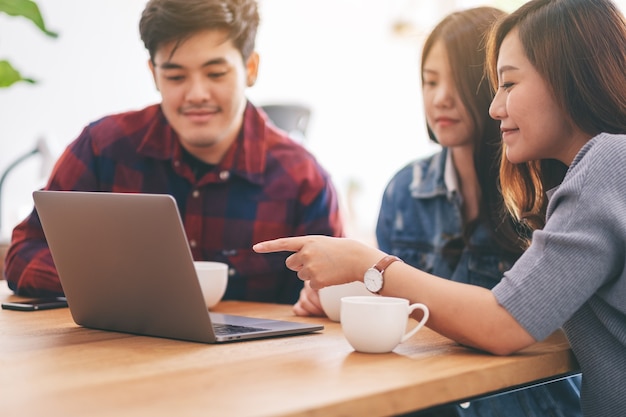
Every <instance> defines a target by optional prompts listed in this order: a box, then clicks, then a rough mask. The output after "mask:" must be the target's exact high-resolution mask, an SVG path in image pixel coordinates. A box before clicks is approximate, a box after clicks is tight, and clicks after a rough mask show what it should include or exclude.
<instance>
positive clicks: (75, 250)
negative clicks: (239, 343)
mask: <svg viewBox="0 0 626 417" xmlns="http://www.w3.org/2000/svg"><path fill="white" fill-rule="evenodd" d="M33 198H34V200H35V207H36V208H37V212H38V214H39V217H40V220H41V223H42V227H43V230H44V233H45V235H46V239H47V241H48V245H49V247H50V251H51V253H52V257H53V260H54V263H55V266H56V268H57V271H58V273H59V279H60V281H61V285H62V286H63V290H64V292H65V296H66V297H67V301H68V305H69V307H70V311H71V314H72V317H73V319H74V321H75V322H76V323H77V324H79V325H82V326H85V327H91V328H97V329H104V330H115V331H121V332H129V333H137V334H144V335H152V336H162V337H169V338H178V339H186V340H195V341H201V342H209V343H210V342H213V341H214V340H215V337H214V335H213V332H212V329H211V322H210V318H209V314H208V311H207V308H206V305H205V303H204V299H203V297H202V292H201V289H200V284H199V283H198V280H197V277H196V273H195V269H194V266H193V258H192V255H191V251H190V249H189V245H188V242H187V238H186V236H185V232H184V229H183V227H182V224H181V221H180V215H179V213H178V208H177V206H176V202H175V200H174V198H173V197H172V196H170V195H153V194H121V193H120V194H118V193H97V192H96V193H91V192H75V191H72V192H69V191H35V192H34V193H33Z"/></svg>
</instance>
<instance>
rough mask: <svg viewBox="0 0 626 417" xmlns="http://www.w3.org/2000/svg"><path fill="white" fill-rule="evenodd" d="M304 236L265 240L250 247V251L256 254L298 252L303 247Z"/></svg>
mask: <svg viewBox="0 0 626 417" xmlns="http://www.w3.org/2000/svg"><path fill="white" fill-rule="evenodd" d="M305 241H306V236H297V237H283V238H280V239H274V240H266V241H265V242H259V243H257V244H256V245H254V246H252V249H253V250H254V251H255V252H257V253H268V252H282V251H289V252H298V251H299V250H300V249H302V246H304V243H305Z"/></svg>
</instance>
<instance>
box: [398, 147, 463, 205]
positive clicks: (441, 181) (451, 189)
mask: <svg viewBox="0 0 626 417" xmlns="http://www.w3.org/2000/svg"><path fill="white" fill-rule="evenodd" d="M409 189H410V191H411V196H412V197H414V198H432V197H436V196H440V195H447V196H448V197H449V198H450V197H451V196H452V195H453V194H455V193H456V192H457V190H458V180H457V177H456V171H455V170H454V165H452V157H451V156H450V152H449V151H448V149H447V148H443V149H442V151H441V152H439V153H437V154H435V155H433V157H432V158H431V159H430V163H429V164H428V165H426V166H425V165H423V164H414V165H413V180H412V182H411V185H410V186H409Z"/></svg>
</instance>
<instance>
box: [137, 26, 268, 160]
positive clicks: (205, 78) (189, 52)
mask: <svg viewBox="0 0 626 417" xmlns="http://www.w3.org/2000/svg"><path fill="white" fill-rule="evenodd" d="M149 65H150V69H151V71H152V74H153V76H154V82H155V84H156V86H157V88H158V89H159V91H160V93H161V97H162V103H161V107H162V108H163V112H164V113H165V117H167V120H168V121H169V123H170V124H171V125H172V127H173V129H174V130H175V131H176V132H177V133H178V136H179V137H180V141H181V143H182V146H183V147H184V148H185V149H186V150H187V151H189V152H190V153H191V154H192V155H194V156H196V157H197V158H199V159H201V160H203V161H205V162H208V163H217V162H219V161H220V160H221V158H222V156H223V155H224V154H225V153H226V151H227V149H228V148H229V147H230V145H231V144H232V143H233V141H234V140H235V139H236V137H237V134H238V133H239V130H240V129H241V125H242V121H243V113H244V110H245V106H246V97H245V88H246V87H247V86H250V85H252V84H254V81H255V80H256V75H257V69H258V56H257V55H256V54H252V56H251V57H250V58H249V59H248V62H247V63H245V64H244V62H243V60H242V57H241V54H240V52H239V50H237V48H235V46H234V45H233V44H232V42H231V41H230V40H228V39H227V37H226V32H225V31H221V30H206V31H201V32H198V33H195V34H194V35H192V36H191V37H190V38H188V39H186V40H184V41H182V42H181V43H180V44H178V45H176V43H175V42H170V43H167V44H164V45H163V46H161V47H160V48H159V49H158V50H157V51H156V53H155V54H154V64H153V63H152V62H150V64H149Z"/></svg>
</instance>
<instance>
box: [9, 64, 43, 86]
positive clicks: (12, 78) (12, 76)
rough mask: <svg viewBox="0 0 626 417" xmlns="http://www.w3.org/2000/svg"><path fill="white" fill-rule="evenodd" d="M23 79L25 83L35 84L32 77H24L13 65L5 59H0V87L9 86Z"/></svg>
mask: <svg viewBox="0 0 626 417" xmlns="http://www.w3.org/2000/svg"><path fill="white" fill-rule="evenodd" d="M19 81H24V82H27V83H31V84H35V82H36V81H35V80H33V79H32V78H24V77H22V75H21V74H20V72H19V71H18V70H16V69H15V68H13V65H11V64H10V63H9V61H7V60H1V61H0V88H6V87H10V86H11V85H13V84H15V83H16V82H19Z"/></svg>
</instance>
